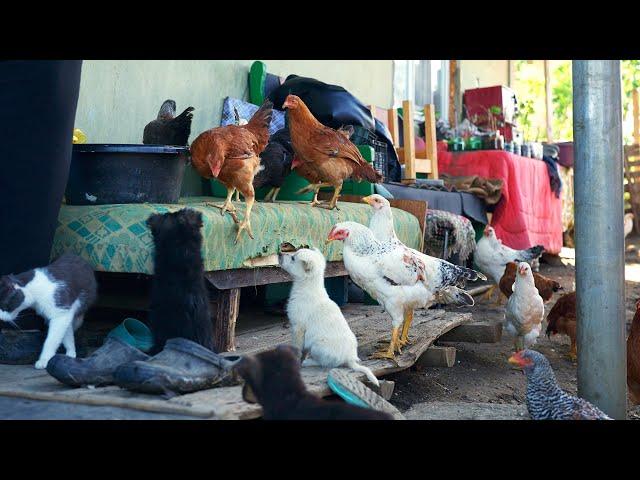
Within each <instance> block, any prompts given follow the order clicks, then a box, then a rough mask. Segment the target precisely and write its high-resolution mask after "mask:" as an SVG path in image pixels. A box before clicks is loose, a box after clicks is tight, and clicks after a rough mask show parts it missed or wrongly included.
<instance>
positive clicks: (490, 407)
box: [404, 402, 531, 420]
mask: <svg viewBox="0 0 640 480" xmlns="http://www.w3.org/2000/svg"><path fill="white" fill-rule="evenodd" d="M404 415H405V417H406V418H407V420H530V419H531V417H529V412H527V406H526V405H510V404H501V403H470V402H457V403H450V402H427V403H418V404H415V405H413V406H412V407H411V408H410V409H409V410H407V411H406V412H405V413H404Z"/></svg>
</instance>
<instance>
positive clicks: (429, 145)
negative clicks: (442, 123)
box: [424, 105, 438, 179]
mask: <svg viewBox="0 0 640 480" xmlns="http://www.w3.org/2000/svg"><path fill="white" fill-rule="evenodd" d="M424 136H425V138H424V141H425V143H426V152H425V153H426V157H427V159H429V160H431V178H434V179H436V178H438V145H437V144H436V115H435V108H434V106H433V105H425V106H424Z"/></svg>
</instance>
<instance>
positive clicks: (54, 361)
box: [47, 337, 150, 387]
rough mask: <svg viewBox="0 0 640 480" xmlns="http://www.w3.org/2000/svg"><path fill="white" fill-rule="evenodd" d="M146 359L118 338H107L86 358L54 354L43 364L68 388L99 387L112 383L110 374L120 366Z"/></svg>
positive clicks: (50, 373) (140, 352)
mask: <svg viewBox="0 0 640 480" xmlns="http://www.w3.org/2000/svg"><path fill="white" fill-rule="evenodd" d="M148 358H150V357H149V355H147V354H146V353H143V352H142V351H140V350H138V349H137V348H135V347H132V346H131V345H129V344H127V343H125V342H123V341H122V340H120V339H119V338H111V337H107V339H106V340H105V342H104V344H103V345H102V346H101V347H100V348H99V349H97V350H96V351H95V352H93V353H92V354H91V355H89V356H88V357H86V358H71V357H67V356H66V355H60V354H58V355H54V356H53V357H52V358H51V360H49V363H48V364H47V372H49V375H51V376H52V377H53V378H55V379H56V380H59V381H60V382H62V383H64V384H65V385H69V386H70V387H83V386H86V385H93V386H96V387H101V386H104V385H111V384H113V373H114V372H115V370H116V368H117V367H119V366H120V365H122V364H124V363H128V362H132V361H135V360H146V359H148Z"/></svg>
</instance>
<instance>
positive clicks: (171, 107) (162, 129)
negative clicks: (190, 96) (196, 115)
mask: <svg viewBox="0 0 640 480" xmlns="http://www.w3.org/2000/svg"><path fill="white" fill-rule="evenodd" d="M193 110H194V108H193V107H188V108H186V109H185V111H184V112H182V113H181V114H180V115H178V116H177V117H176V102H175V101H173V100H165V101H164V103H163V104H162V106H161V107H160V111H159V112H158V117H157V118H156V119H155V120H152V121H151V122H149V123H148V124H147V126H146V127H144V133H143V134H142V143H143V144H145V145H179V146H187V145H188V144H189V135H190V134H191V120H192V119H193V113H191V112H193Z"/></svg>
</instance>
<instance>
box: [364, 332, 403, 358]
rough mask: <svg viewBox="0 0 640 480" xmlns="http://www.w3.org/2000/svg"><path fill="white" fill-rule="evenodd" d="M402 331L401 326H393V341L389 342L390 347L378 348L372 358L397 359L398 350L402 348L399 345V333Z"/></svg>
mask: <svg viewBox="0 0 640 480" xmlns="http://www.w3.org/2000/svg"><path fill="white" fill-rule="evenodd" d="M399 332H400V327H393V330H392V331H391V343H389V348H387V349H386V350H378V351H377V352H375V353H374V354H373V355H371V358H386V359H388V360H394V359H395V352H396V350H398V351H399V350H400V346H399V345H398V334H399Z"/></svg>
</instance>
